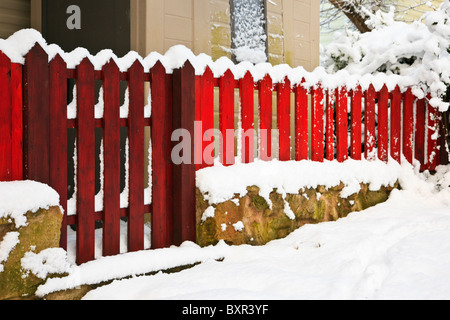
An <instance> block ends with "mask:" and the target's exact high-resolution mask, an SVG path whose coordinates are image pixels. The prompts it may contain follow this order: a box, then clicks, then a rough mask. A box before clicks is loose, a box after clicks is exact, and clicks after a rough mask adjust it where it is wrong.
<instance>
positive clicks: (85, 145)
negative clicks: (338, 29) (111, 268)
mask: <svg viewBox="0 0 450 320" xmlns="http://www.w3.org/2000/svg"><path fill="white" fill-rule="evenodd" d="M182 53H183V54H185V53H186V51H182ZM157 57H158V59H155V61H154V63H152V64H151V68H147V67H146V68H144V67H143V64H142V61H143V60H142V59H139V58H136V57H135V59H134V60H133V61H132V62H130V61H128V64H127V65H126V67H124V66H123V65H121V64H119V65H118V64H117V63H116V61H115V59H106V60H105V63H104V64H103V65H102V66H101V67H98V66H97V65H95V66H94V64H93V63H92V62H91V60H90V59H89V58H88V57H87V56H86V57H84V58H83V59H79V60H78V61H77V62H76V63H75V64H74V63H72V61H71V63H70V66H68V62H67V59H63V55H62V54H59V53H57V54H55V55H53V56H52V57H50V58H49V54H48V53H47V51H46V50H44V49H43V48H42V46H41V45H40V44H39V43H37V44H35V45H34V46H33V47H32V49H30V50H29V51H27V52H26V55H25V58H24V64H23V65H22V64H21V63H11V60H10V59H9V58H8V57H7V56H6V55H5V54H3V53H1V52H0V114H1V117H0V122H1V125H0V169H1V170H0V175H1V176H0V180H5V181H8V180H18V179H32V180H37V181H40V182H43V183H47V184H49V185H50V186H51V187H53V188H54V189H55V190H56V191H57V192H58V193H59V195H60V201H61V205H62V207H63V208H64V211H65V216H64V222H63V227H62V235H61V236H62V237H61V245H62V247H64V248H65V247H66V246H67V226H68V225H76V226H77V229H76V230H77V231H76V239H77V245H76V257H77V263H83V262H87V261H90V260H93V259H94V258H95V227H94V223H95V221H97V220H99V221H102V222H103V249H102V254H103V256H107V255H114V254H118V253H119V252H120V218H125V217H126V218H127V225H128V232H127V234H128V251H137V250H142V249H144V236H145V235H144V214H146V213H149V212H151V248H161V247H167V246H170V245H172V244H180V243H181V242H183V241H185V240H191V241H195V223H196V221H195V170H198V169H201V168H204V167H207V166H211V165H213V163H214V159H215V158H218V159H219V161H221V162H222V163H223V164H224V165H232V164H234V163H235V162H236V161H240V162H244V163H249V162H252V161H253V160H254V159H255V158H256V157H259V158H261V159H263V160H270V159H273V158H274V154H276V153H277V154H278V159H279V160H281V161H288V160H296V161H300V160H306V159H310V160H313V161H324V160H325V159H327V160H333V159H336V160H337V161H340V162H342V161H345V160H346V159H347V158H352V159H361V158H362V157H363V158H366V159H373V158H375V157H378V158H379V159H381V160H384V161H387V160H388V158H389V157H391V158H393V159H395V160H397V161H399V162H400V161H402V159H403V158H404V159H406V161H408V162H411V163H412V162H413V161H414V160H417V161H419V162H420V163H421V165H422V170H425V169H428V170H434V168H435V167H436V166H437V165H438V164H440V163H446V161H448V156H447V154H446V150H447V149H446V147H445V139H444V138H442V137H443V136H444V134H443V130H444V128H443V126H442V125H441V121H439V119H440V116H441V114H440V112H439V111H438V109H437V108H435V107H433V106H431V105H430V104H429V103H428V101H429V97H427V96H420V95H419V97H416V95H414V94H413V92H414V91H415V90H414V88H412V87H409V88H407V87H405V88H402V90H401V89H400V86H398V85H395V86H393V85H392V84H389V83H387V82H386V83H384V84H381V85H380V83H375V82H374V83H367V82H365V83H363V82H361V83H358V82H355V84H354V85H353V86H352V87H349V86H336V87H335V88H333V87H331V86H327V85H324V83H323V82H322V81H311V79H313V77H312V76H311V75H312V74H309V76H310V78H309V80H308V79H306V80H305V78H302V79H301V80H299V81H294V80H293V79H294V78H293V77H292V76H291V77H288V76H274V73H272V74H270V73H269V72H267V73H266V74H262V75H260V76H255V74H256V73H252V72H250V70H244V71H245V72H242V70H241V76H239V77H236V70H234V73H233V72H232V68H231V67H226V68H223V66H222V69H223V72H221V73H220V74H218V73H217V70H213V69H214V66H215V65H213V64H211V65H204V67H203V68H200V70H201V71H200V72H199V67H198V66H197V65H196V64H195V63H194V65H192V63H191V62H190V61H189V60H188V61H187V62H186V63H184V62H183V63H184V65H183V63H181V64H180V65H179V66H181V65H183V67H181V68H179V66H178V67H174V68H173V69H171V68H169V67H168V62H167V59H166V58H167V57H165V56H157ZM185 57H186V56H185ZM203 58H204V57H203ZM165 59H166V60H165ZM267 67H268V66H267V65H265V68H267ZM234 68H236V66H234ZM270 68H272V67H270ZM275 68H276V67H273V69H275ZM146 69H148V70H146ZM271 70H272V69H271ZM292 72H295V70H294V71H292ZM292 72H291V74H292ZM304 75H308V74H307V73H306V72H305V73H301V72H300V73H298V74H297V78H298V77H299V76H304ZM330 77H332V76H331V75H330ZM70 79H72V80H73V81H75V88H76V91H74V92H75V95H74V99H73V101H72V103H71V102H70V101H68V98H67V97H68V80H70ZM322 79H323V78H322ZM373 79H375V78H373ZM96 81H97V82H101V90H100V98H99V102H98V103H97V104H96V101H95V94H96V92H95V83H96ZM121 81H122V82H126V83H127V96H126V99H125V100H126V103H125V104H124V105H123V106H121V105H120V83H121ZM146 83H147V84H149V88H150V94H149V97H148V98H147V100H146V98H145V94H144V92H145V85H146ZM215 98H216V100H218V104H219V106H218V108H219V115H218V121H216V120H215V113H214V104H215ZM235 100H236V101H235ZM274 100H275V104H273V101H274ZM146 101H148V102H146ZM22 104H23V109H22ZM255 104H256V105H257V113H256V117H255V108H254V106H255ZM236 105H237V106H238V108H237V112H236V107H235V106H236ZM72 107H76V108H75V109H74V110H72V109H71V108H72ZM96 108H100V109H99V110H96ZM150 108H151V112H150ZM22 111H23V114H22ZM22 118H23V121H22ZM274 118H275V119H276V121H275V123H276V124H275V125H274V126H273V123H274V121H273V119H274ZM217 122H218V128H215V127H217V125H216V126H215V123H217ZM22 123H23V127H22ZM235 123H236V125H235ZM255 123H258V127H256V126H255ZM292 123H293V127H292ZM148 127H150V132H151V143H150V146H151V147H150V146H149V145H145V138H144V131H145V130H146V128H148ZM96 128H102V149H101V150H102V151H101V153H100V155H97V156H100V157H101V173H100V176H101V177H100V179H101V185H102V188H101V194H97V195H96V194H95V177H96V172H95V157H96V154H95V134H94V132H95V129H96ZM120 128H127V152H126V180H127V181H126V188H125V190H120V172H121V170H120V166H121V163H120V139H121V136H120ZM176 129H183V130H184V131H185V132H188V133H189V134H190V137H192V139H193V141H192V142H193V143H192V144H191V145H192V146H193V148H194V149H193V152H192V154H191V155H190V161H187V163H181V164H175V163H174V162H173V161H172V160H173V159H172V158H171V155H172V154H171V153H172V150H173V147H174V145H175V143H176V141H172V140H173V137H172V133H173V132H174V130H176ZM214 129H216V131H214ZM217 129H218V130H219V132H220V138H219V140H220V141H219V143H218V144H217V141H215V140H217V134H216V135H215V133H217ZM272 129H277V130H278V135H277V137H276V141H274V140H275V139H272V135H271V134H264V133H270V132H271V130H272ZM68 130H76V152H75V156H74V159H75V173H76V194H75V197H74V198H73V199H67V198H68V181H67V180H68V179H67V176H68V170H70V168H68V159H69V158H70V157H72V156H73V155H70V154H68V151H67V150H68V142H67V141H68V139H67V137H68ZM236 132H237V136H236ZM175 140H176V139H175ZM22 141H23V148H22ZM214 141H215V142H216V144H214ZM145 148H149V159H148V163H149V168H150V173H151V177H150V182H149V185H148V186H146V185H145V179H144V175H145V171H146V167H145V166H146V159H145V152H144V151H145ZM275 148H276V149H277V150H275ZM275 151H277V152H275ZM183 152H185V150H183ZM183 156H184V155H183ZM22 168H23V170H22ZM97 174H98V173H97ZM124 197H125V200H121V198H122V199H123V198H124ZM71 200H74V201H75V203H74V204H73V203H72V204H71ZM96 201H97V202H99V201H100V202H101V203H100V205H98V203H96ZM72 211H73V212H72ZM72 213H73V214H72Z"/></svg>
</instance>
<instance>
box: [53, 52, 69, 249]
mask: <svg viewBox="0 0 450 320" xmlns="http://www.w3.org/2000/svg"><path fill="white" fill-rule="evenodd" d="M66 68H67V66H66V63H65V62H64V60H63V59H62V58H61V56H60V55H59V54H58V55H56V56H55V57H54V58H53V60H52V61H51V62H50V66H49V86H50V88H51V90H50V92H49V104H50V105H49V108H50V114H51V117H50V119H49V125H50V128H49V132H50V186H51V187H52V188H53V189H55V191H56V192H58V194H59V199H60V204H61V206H62V207H63V209H64V218H63V222H62V225H61V238H60V245H61V247H62V248H64V249H67V126H66V120H67V77H66Z"/></svg>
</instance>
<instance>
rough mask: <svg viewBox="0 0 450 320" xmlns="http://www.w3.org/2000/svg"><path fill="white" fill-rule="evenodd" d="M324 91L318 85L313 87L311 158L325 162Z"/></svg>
mask: <svg viewBox="0 0 450 320" xmlns="http://www.w3.org/2000/svg"><path fill="white" fill-rule="evenodd" d="M323 116H324V92H323V88H322V87H320V86H318V87H317V88H314V89H313V94H312V112H311V160H313V161H319V162H323V160H324V150H323V147H324V134H323Z"/></svg>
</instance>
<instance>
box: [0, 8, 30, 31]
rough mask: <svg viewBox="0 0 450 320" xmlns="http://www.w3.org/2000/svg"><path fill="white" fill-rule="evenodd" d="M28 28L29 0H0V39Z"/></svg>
mask: <svg viewBox="0 0 450 320" xmlns="http://www.w3.org/2000/svg"><path fill="white" fill-rule="evenodd" d="M29 27H30V0H0V38H2V39H4V38H8V37H9V36H10V35H11V34H13V33H14V32H16V31H18V30H20V29H23V28H29Z"/></svg>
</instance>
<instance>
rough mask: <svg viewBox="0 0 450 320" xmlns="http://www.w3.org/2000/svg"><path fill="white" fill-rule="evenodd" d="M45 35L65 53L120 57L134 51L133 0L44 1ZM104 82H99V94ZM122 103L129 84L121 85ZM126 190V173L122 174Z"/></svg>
mask: <svg viewBox="0 0 450 320" xmlns="http://www.w3.org/2000/svg"><path fill="white" fill-rule="evenodd" d="M42 35H43V37H44V38H45V39H46V40H47V43H49V44H51V43H55V44H57V45H59V46H60V47H61V48H62V49H63V50H64V51H66V52H70V51H72V50H74V49H76V48H78V47H83V48H86V49H87V50H88V51H89V52H90V53H91V54H92V55H95V54H97V53H98V52H99V51H101V50H103V49H112V50H113V51H114V53H115V54H116V55H117V56H118V57H122V56H123V55H125V54H126V53H128V52H129V51H130V1H129V0H71V1H61V0H42ZM100 85H101V84H100V83H96V92H97V97H96V99H98V91H99V88H100ZM73 86H74V83H73V81H72V82H69V83H68V101H71V100H72V96H73V94H72V93H73ZM121 89H122V90H121V91H122V101H123V99H124V97H123V96H124V92H125V89H126V83H122V84H121ZM95 135H96V172H97V178H96V192H98V191H99V189H100V178H99V172H100V160H99V154H100V145H101V138H102V129H101V128H97V129H96V132H95ZM68 136H69V138H68V155H69V159H68V197H69V198H70V197H71V196H72V195H73V191H74V185H75V182H74V170H73V167H74V165H73V159H72V157H70V155H72V154H73V152H74V142H75V136H76V133H75V129H70V131H69V132H68ZM121 136H122V139H121V163H122V172H124V171H125V169H124V163H125V140H126V136H127V130H126V128H122V131H121ZM121 176H122V178H121V187H122V189H123V188H124V185H125V182H124V174H122V175H121Z"/></svg>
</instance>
